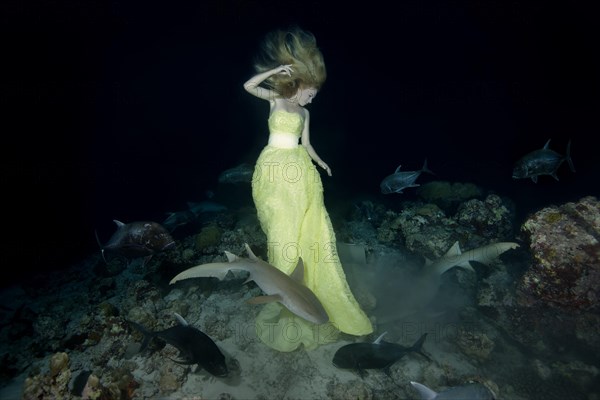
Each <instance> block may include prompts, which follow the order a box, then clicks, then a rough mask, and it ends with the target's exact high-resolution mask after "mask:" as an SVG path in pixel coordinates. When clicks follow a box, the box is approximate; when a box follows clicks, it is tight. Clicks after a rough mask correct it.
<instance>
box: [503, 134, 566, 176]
mask: <svg viewBox="0 0 600 400" xmlns="http://www.w3.org/2000/svg"><path fill="white" fill-rule="evenodd" d="M549 145H550V139H548V141H547V142H546V144H545V145H544V147H542V148H541V149H539V150H535V151H532V152H531V153H528V154H526V155H525V156H523V157H522V158H521V159H520V160H519V161H517V162H516V163H515V166H514V168H513V174H512V177H513V179H524V178H531V180H532V181H533V182H534V183H537V181H538V176H540V175H550V176H551V177H553V178H554V179H556V180H558V176H557V175H556V171H557V170H558V168H559V167H560V166H561V164H562V163H563V162H564V161H567V164H569V168H570V169H571V171H573V172H575V166H574V165H573V160H571V141H570V140H569V143H568V144H567V153H566V155H564V156H562V155H560V154H558V153H557V152H555V151H554V150H550V148H549V147H548V146H549Z"/></svg>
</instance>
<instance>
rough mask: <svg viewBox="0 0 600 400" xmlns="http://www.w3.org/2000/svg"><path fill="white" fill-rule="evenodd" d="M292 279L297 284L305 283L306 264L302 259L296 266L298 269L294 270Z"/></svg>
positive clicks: (291, 275)
mask: <svg viewBox="0 0 600 400" xmlns="http://www.w3.org/2000/svg"><path fill="white" fill-rule="evenodd" d="M290 278H292V279H293V280H295V281H296V282H300V283H302V282H304V262H303V261H302V258H299V259H298V264H296V268H294V270H293V271H292V273H291V274H290Z"/></svg>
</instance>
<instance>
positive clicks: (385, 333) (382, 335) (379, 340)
mask: <svg viewBox="0 0 600 400" xmlns="http://www.w3.org/2000/svg"><path fill="white" fill-rule="evenodd" d="M385 335H387V331H385V332H383V333H382V334H381V335H379V336H378V337H377V339H375V341H374V342H373V344H379V343H381V339H383V337H384V336H385Z"/></svg>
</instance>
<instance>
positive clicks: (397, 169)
mask: <svg viewBox="0 0 600 400" xmlns="http://www.w3.org/2000/svg"><path fill="white" fill-rule="evenodd" d="M401 166H402V165H398V168H396V170H395V171H394V173H396V172H398V171H400V167H401Z"/></svg>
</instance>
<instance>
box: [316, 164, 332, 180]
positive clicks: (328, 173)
mask: <svg viewBox="0 0 600 400" xmlns="http://www.w3.org/2000/svg"><path fill="white" fill-rule="evenodd" d="M318 164H319V167H321V168H323V169H324V170H325V171H327V175H329V176H331V168H329V165H327V163H326V162H325V161H319V162H318Z"/></svg>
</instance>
